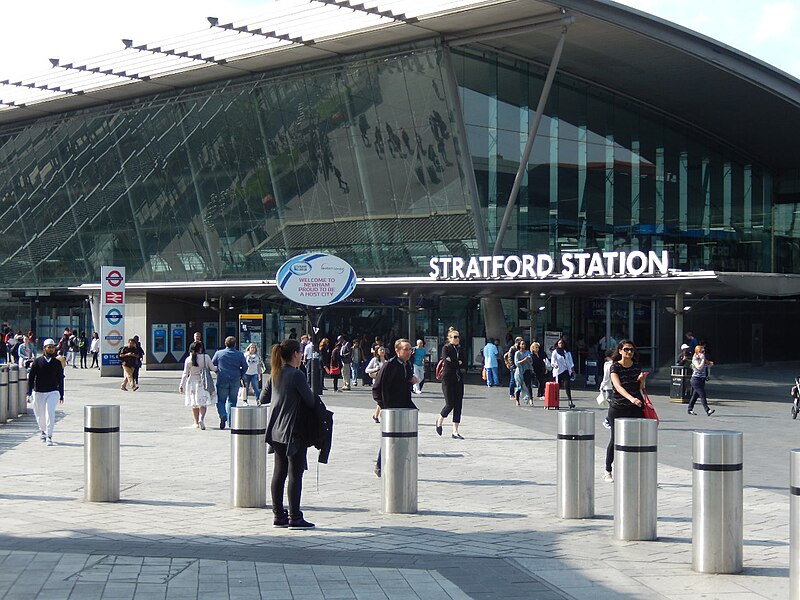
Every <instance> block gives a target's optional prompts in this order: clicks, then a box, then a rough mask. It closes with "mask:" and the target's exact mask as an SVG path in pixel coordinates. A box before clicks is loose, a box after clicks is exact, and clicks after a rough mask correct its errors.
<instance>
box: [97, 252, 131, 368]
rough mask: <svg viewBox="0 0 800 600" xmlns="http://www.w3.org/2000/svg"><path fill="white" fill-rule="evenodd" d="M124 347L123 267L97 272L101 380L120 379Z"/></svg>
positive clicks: (106, 267) (102, 269) (109, 267)
mask: <svg viewBox="0 0 800 600" xmlns="http://www.w3.org/2000/svg"><path fill="white" fill-rule="evenodd" d="M124 345H125V267H111V266H105V267H101V268H100V377H122V364H121V362H120V359H119V355H118V354H119V349H120V348H122V346H124Z"/></svg>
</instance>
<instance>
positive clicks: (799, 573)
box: [789, 448, 800, 600]
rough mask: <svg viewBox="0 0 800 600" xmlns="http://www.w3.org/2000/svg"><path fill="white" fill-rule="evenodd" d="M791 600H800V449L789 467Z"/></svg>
mask: <svg viewBox="0 0 800 600" xmlns="http://www.w3.org/2000/svg"><path fill="white" fill-rule="evenodd" d="M789 472H790V474H789V505H790V508H789V598H790V599H791V600H800V448H797V449H795V450H792V451H791V452H790V465H789Z"/></svg>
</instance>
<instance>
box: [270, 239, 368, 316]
mask: <svg viewBox="0 0 800 600" xmlns="http://www.w3.org/2000/svg"><path fill="white" fill-rule="evenodd" d="M275 279H276V280H277V282H278V289H279V290H280V291H281V293H282V294H283V295H284V296H286V297H287V298H289V300H294V301H295V302H297V303H299V304H305V305H307V306H328V305H330V304H336V303H337V302H341V301H342V300H344V299H345V298H347V297H348V296H349V295H350V294H352V293H353V290H354V289H355V288H356V272H355V270H353V267H351V266H350V265H349V264H348V263H347V262H346V261H344V260H342V259H341V258H339V257H338V256H331V255H330V254H322V253H319V252H311V253H309V254H301V255H300V256H295V257H294V258H290V259H289V260H287V261H286V262H285V263H283V265H281V268H280V269H278V273H277V275H276V276H275Z"/></svg>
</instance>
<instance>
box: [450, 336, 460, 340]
mask: <svg viewBox="0 0 800 600" xmlns="http://www.w3.org/2000/svg"><path fill="white" fill-rule="evenodd" d="M450 337H451V338H453V339H454V340H460V339H461V336H460V335H451V336H450Z"/></svg>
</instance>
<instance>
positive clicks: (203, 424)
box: [197, 421, 206, 431]
mask: <svg viewBox="0 0 800 600" xmlns="http://www.w3.org/2000/svg"><path fill="white" fill-rule="evenodd" d="M197 424H198V425H199V427H200V429H202V430H203V431H205V430H206V424H205V423H203V422H202V421H199V422H198V423H197Z"/></svg>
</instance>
